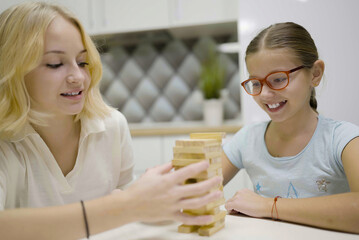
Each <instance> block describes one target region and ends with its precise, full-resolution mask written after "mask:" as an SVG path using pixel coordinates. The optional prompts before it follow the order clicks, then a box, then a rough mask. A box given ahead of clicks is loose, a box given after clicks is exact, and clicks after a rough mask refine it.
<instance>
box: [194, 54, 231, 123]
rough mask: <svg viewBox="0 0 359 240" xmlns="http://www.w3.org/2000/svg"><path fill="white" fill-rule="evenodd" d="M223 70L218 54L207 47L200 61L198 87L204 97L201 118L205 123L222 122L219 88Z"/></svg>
mask: <svg viewBox="0 0 359 240" xmlns="http://www.w3.org/2000/svg"><path fill="white" fill-rule="evenodd" d="M224 79H225V71H224V68H223V67H222V65H221V64H220V59H219V54H218V53H217V52H216V51H215V50H214V49H213V48H210V49H209V53H208V57H207V59H205V61H203V62H202V69H201V75H200V81H199V83H200V89H201V91H202V94H203V98H204V103H203V105H204V108H203V119H204V122H205V123H206V125H210V126H218V125H221V124H222V122H223V101H222V99H221V90H222V88H223V85H224Z"/></svg>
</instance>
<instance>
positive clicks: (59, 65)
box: [46, 63, 63, 68]
mask: <svg viewBox="0 0 359 240" xmlns="http://www.w3.org/2000/svg"><path fill="white" fill-rule="evenodd" d="M62 65H63V64H62V63H58V64H46V66H47V67H49V68H59V67H61V66H62Z"/></svg>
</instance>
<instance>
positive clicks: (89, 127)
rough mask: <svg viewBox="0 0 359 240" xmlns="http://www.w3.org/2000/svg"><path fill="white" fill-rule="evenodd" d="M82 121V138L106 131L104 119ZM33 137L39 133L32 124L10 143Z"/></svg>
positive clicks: (27, 124)
mask: <svg viewBox="0 0 359 240" xmlns="http://www.w3.org/2000/svg"><path fill="white" fill-rule="evenodd" d="M80 121H81V136H84V137H85V136H88V135H90V134H91V133H99V132H103V131H105V129H106V127H105V123H104V120H103V119H99V118H92V119H90V118H87V117H84V118H83V119H81V120H80ZM31 135H38V133H37V132H36V131H35V129H34V128H33V127H32V126H31V124H30V123H28V122H27V123H26V124H25V126H24V127H23V128H22V130H20V132H18V133H17V134H15V135H14V136H13V137H11V138H10V142H19V141H21V140H23V139H25V138H26V137H29V136H31Z"/></svg>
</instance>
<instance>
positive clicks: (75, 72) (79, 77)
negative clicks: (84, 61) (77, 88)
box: [66, 64, 86, 84]
mask: <svg viewBox="0 0 359 240" xmlns="http://www.w3.org/2000/svg"><path fill="white" fill-rule="evenodd" d="M85 77H86V76H85V73H84V72H83V70H82V69H81V68H80V67H79V66H78V65H77V64H76V66H71V68H70V71H69V74H68V75H67V79H66V80H67V82H68V83H72V84H76V83H82V82H83V81H84V80H85Z"/></svg>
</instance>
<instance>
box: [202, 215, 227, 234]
mask: <svg viewBox="0 0 359 240" xmlns="http://www.w3.org/2000/svg"><path fill="white" fill-rule="evenodd" d="M222 228H224V219H223V221H219V222H217V223H216V224H213V225H212V226H211V225H210V226H203V227H200V228H199V229H198V234H199V235H200V236H212V235H213V234H215V233H216V232H218V231H219V230H221V229H222Z"/></svg>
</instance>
